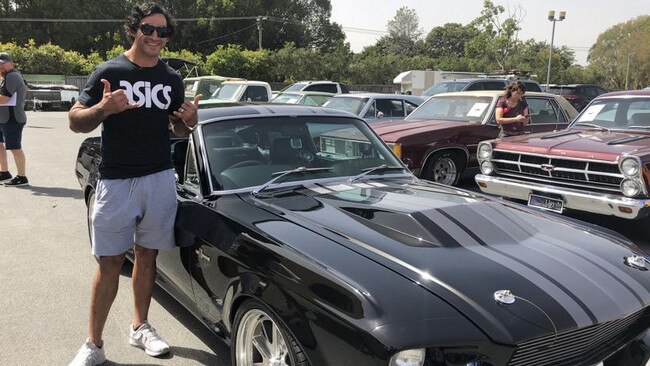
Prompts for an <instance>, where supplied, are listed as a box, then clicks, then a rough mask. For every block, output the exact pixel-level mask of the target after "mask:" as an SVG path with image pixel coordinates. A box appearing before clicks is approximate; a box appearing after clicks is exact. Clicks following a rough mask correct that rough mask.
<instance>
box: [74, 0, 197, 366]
mask: <svg viewBox="0 0 650 366" xmlns="http://www.w3.org/2000/svg"><path fill="white" fill-rule="evenodd" d="M124 28H125V31H126V33H127V35H128V36H129V38H131V39H132V40H133V43H132V45H131V47H130V49H129V50H127V51H126V52H125V53H124V54H122V55H120V56H118V57H116V58H114V59H112V60H109V61H107V62H105V63H104V64H102V65H100V66H98V67H97V69H96V70H95V71H94V72H93V73H92V75H91V76H90V78H89V79H88V82H87V84H86V86H85V87H84V90H83V91H82V93H81V95H80V96H79V100H78V101H77V103H76V104H75V105H74V106H73V107H72V109H71V110H70V112H69V114H68V115H69V119H70V129H71V130H72V131H74V132H90V131H92V130H94V129H95V128H97V126H99V125H100V124H102V147H101V150H102V152H101V153H102V162H101V165H100V167H99V174H100V177H99V178H100V179H99V180H98V182H97V187H96V193H95V210H94V214H93V217H92V252H93V254H94V255H95V256H97V257H98V258H99V267H98V269H97V271H96V273H95V276H94V279H93V284H92V295H91V303H90V316H89V326H88V339H87V340H86V342H85V343H84V344H83V345H82V346H81V348H80V349H79V351H78V353H77V355H76V357H75V358H74V360H73V361H72V363H71V364H70V365H75V366H81V365H83V366H92V365H99V364H101V363H103V362H104V361H105V360H106V356H105V350H104V349H105V347H103V345H104V343H103V341H102V332H103V329H104V324H105V323H106V318H107V317H108V313H109V310H110V307H111V305H112V303H113V300H114V299H115V296H116V294H117V289H118V283H119V275H120V271H121V268H122V264H123V262H124V258H125V254H126V252H127V251H128V250H129V249H131V248H133V249H134V253H135V263H134V266H133V274H132V280H133V293H134V303H135V304H134V305H135V311H134V314H133V321H132V324H131V326H130V328H129V329H130V338H129V343H130V344H131V345H132V346H135V347H139V348H142V349H143V350H144V351H145V352H146V353H147V354H148V355H150V356H159V355H162V354H165V353H167V352H169V350H170V348H169V345H168V344H167V342H165V341H164V340H163V339H162V338H160V336H159V335H158V333H157V332H156V329H154V328H153V327H152V326H151V325H150V324H149V322H148V321H147V318H148V313H149V305H150V303H151V295H152V291H153V286H154V279H155V277H156V256H157V255H158V250H159V249H163V250H164V249H171V248H173V247H174V245H175V243H174V219H175V215H176V189H175V177H174V172H173V170H172V162H171V157H170V151H171V145H170V139H169V128H168V127H169V124H170V123H171V126H172V129H173V131H174V133H175V134H176V135H180V136H187V135H188V134H189V133H190V131H191V130H192V129H193V128H194V127H195V126H196V124H197V122H198V118H197V105H198V100H199V99H200V97H201V96H197V97H196V98H195V99H194V103H190V102H184V100H183V99H184V89H183V80H182V79H181V77H180V76H179V75H178V74H177V73H176V72H175V71H174V70H173V69H171V68H170V67H168V66H167V65H165V64H164V63H163V62H162V61H161V60H159V58H158V56H159V55H160V52H161V51H162V50H163V48H164V47H165V46H166V45H167V42H168V41H169V39H170V38H171V37H172V36H173V35H174V32H175V29H176V25H175V22H174V20H173V19H172V17H171V15H170V14H169V13H168V12H167V10H165V9H164V8H163V7H161V6H160V5H158V4H152V3H147V4H142V5H138V6H135V7H134V8H133V11H132V13H131V14H130V15H129V17H128V18H127V22H126V24H125V27H124Z"/></svg>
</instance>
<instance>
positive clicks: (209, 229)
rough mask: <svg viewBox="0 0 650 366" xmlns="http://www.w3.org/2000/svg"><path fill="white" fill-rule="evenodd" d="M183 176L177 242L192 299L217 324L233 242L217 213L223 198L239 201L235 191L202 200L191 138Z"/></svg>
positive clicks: (195, 156) (208, 318) (221, 307)
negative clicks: (229, 250)
mask: <svg viewBox="0 0 650 366" xmlns="http://www.w3.org/2000/svg"><path fill="white" fill-rule="evenodd" d="M190 145H191V146H190V149H188V153H187V160H186V166H185V174H184V175H185V179H184V181H183V184H182V185H180V191H181V192H180V193H179V197H180V199H179V202H178V210H177V214H176V243H177V245H178V246H180V247H181V249H180V250H181V253H182V256H183V257H184V263H185V264H184V267H186V268H187V270H188V273H189V275H188V276H189V277H190V278H191V287H190V288H192V290H193V299H194V302H195V304H196V308H197V311H198V312H199V314H200V316H201V317H202V318H203V319H204V320H206V321H207V322H208V323H209V324H210V323H211V324H217V323H218V322H219V321H220V320H221V317H222V313H223V303H224V302H223V298H224V296H225V292H226V290H225V289H226V288H227V286H228V284H229V280H228V273H229V272H228V270H226V269H224V268H226V267H227V268H231V267H228V265H229V264H230V263H231V261H230V260H228V259H225V258H224V253H225V252H227V251H228V249H229V248H230V247H231V246H232V243H233V241H232V237H233V235H232V232H231V231H230V230H229V228H228V225H226V224H225V220H224V218H223V217H222V215H221V214H220V211H221V207H222V206H223V205H224V204H225V202H226V201H229V200H230V201H233V200H235V201H237V202H240V201H241V200H239V199H238V198H237V197H236V196H235V195H232V196H229V197H220V198H218V199H216V200H215V199H212V200H205V199H203V197H202V196H201V193H200V192H201V188H200V187H201V186H202V184H201V183H202V182H201V179H202V176H201V174H200V172H199V170H198V164H199V163H198V161H197V160H198V159H197V155H196V151H197V149H194V148H193V142H190Z"/></svg>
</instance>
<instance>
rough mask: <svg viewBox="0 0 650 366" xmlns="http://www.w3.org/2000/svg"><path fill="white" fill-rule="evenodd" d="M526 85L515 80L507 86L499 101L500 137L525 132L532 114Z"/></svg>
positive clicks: (496, 114) (497, 111) (496, 111)
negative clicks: (526, 95)
mask: <svg viewBox="0 0 650 366" xmlns="http://www.w3.org/2000/svg"><path fill="white" fill-rule="evenodd" d="M525 94H526V86H525V85H524V84H523V83H520V82H518V81H515V82H513V83H510V84H509V85H508V86H506V91H505V93H504V95H503V97H502V98H501V99H499V101H498V102H497V108H496V110H495V112H494V113H495V116H496V120H497V123H498V124H499V126H500V127H501V133H500V134H499V137H508V136H516V135H521V134H523V133H524V128H525V126H526V124H527V123H528V120H529V118H530V114H529V113H528V102H526V98H524V95H525Z"/></svg>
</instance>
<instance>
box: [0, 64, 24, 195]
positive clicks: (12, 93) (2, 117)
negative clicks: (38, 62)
mask: <svg viewBox="0 0 650 366" xmlns="http://www.w3.org/2000/svg"><path fill="white" fill-rule="evenodd" d="M0 76H2V78H3V81H2V84H0V182H5V183H4V185H5V186H6V187H19V186H25V185H28V184H29V180H28V179H27V176H26V175H25V153H24V152H23V149H22V139H23V128H24V127H25V124H26V123H27V115H26V114H25V94H27V84H26V83H25V80H24V79H23V77H22V75H20V73H19V72H18V71H17V70H16V69H15V68H14V60H13V58H12V57H11V55H10V54H8V53H6V52H0ZM10 104H11V105H10ZM7 150H9V151H11V154H12V155H13V157H14V163H15V164H16V176H15V177H14V176H12V175H11V173H10V172H9V162H8V161H7Z"/></svg>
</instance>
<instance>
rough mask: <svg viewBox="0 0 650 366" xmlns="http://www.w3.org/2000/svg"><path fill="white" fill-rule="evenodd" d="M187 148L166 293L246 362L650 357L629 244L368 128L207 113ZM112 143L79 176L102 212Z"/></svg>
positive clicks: (538, 361)
mask: <svg viewBox="0 0 650 366" xmlns="http://www.w3.org/2000/svg"><path fill="white" fill-rule="evenodd" d="M200 119H201V122H200V126H199V128H197V129H196V130H195V131H194V132H193V135H192V136H191V137H190V138H189V139H184V140H178V141H176V142H175V143H174V144H173V146H172V150H173V151H172V157H173V161H174V164H175V168H176V171H177V174H178V185H177V193H178V211H177V218H176V240H177V245H178V247H177V248H176V249H175V250H172V251H168V252H161V253H160V255H159V257H158V258H159V259H158V270H159V276H158V279H157V281H158V283H159V285H160V286H161V287H162V288H164V289H165V290H166V291H168V292H169V293H170V294H172V295H173V296H174V297H175V298H176V299H177V300H178V301H179V302H180V303H181V304H183V305H184V306H185V307H187V309H189V310H190V311H191V312H192V313H194V314H195V315H196V316H197V318H199V319H201V320H202V321H203V322H204V323H205V324H206V325H207V326H208V327H209V328H210V329H212V330H213V331H214V333H215V334H216V335H218V336H219V337H222V338H224V339H225V340H226V341H227V342H230V343H231V347H232V363H233V365H236V366H253V365H267V366H280V365H291V366H306V365H313V366H320V365H332V366H341V365H354V366H370V365H373V366H374V365H376V366H424V365H425V366H443V365H444V366H451V365H460V366H503V365H509V366H524V365H535V366H543V365H553V366H557V365H567V366H568V365H571V366H575V365H585V366H594V365H606V366H607V365H626V366H636V365H646V364H647V363H648V358H649V356H648V353H647V352H646V349H647V346H646V344H648V343H647V341H648V340H649V339H650V338H648V336H647V330H648V327H649V326H650V313H649V312H650V309H649V307H648V305H649V304H650V272H649V271H648V267H650V265H648V263H647V261H646V258H645V257H644V256H643V254H642V253H641V252H640V251H639V250H638V249H637V248H635V247H634V246H633V245H632V244H631V243H629V242H628V241H627V240H626V239H625V238H623V237H620V236H618V235H617V234H614V233H613V232H610V231H606V230H604V229H600V228H597V227H594V226H590V225H587V224H584V223H581V222H577V221H569V219H567V218H563V217H559V216H556V215H554V214H551V213H543V212H540V211H536V210H534V209H532V208H527V207H525V206H522V205H519V204H516V203H511V202H507V201H501V200H498V199H493V198H489V197H487V196H484V195H482V194H478V193H471V192H467V191H464V190H461V189H458V188H454V187H448V186H442V185H438V184H435V183H430V182H426V181H420V180H418V179H417V178H415V177H414V176H413V175H412V174H411V173H410V172H409V171H408V169H406V167H405V166H403V165H402V163H401V162H400V161H399V160H398V159H397V158H396V157H395V156H394V155H393V154H392V152H391V150H390V149H389V148H388V147H387V146H386V145H385V144H384V143H383V142H382V141H381V140H380V139H379V138H378V137H377V135H376V134H375V133H374V132H372V130H371V129H370V128H369V127H368V125H367V124H366V123H365V122H364V121H363V120H361V119H358V118H356V117H353V116H352V115H350V114H346V113H345V112H339V111H336V110H326V109H320V108H309V107H300V106H283V105H274V106H229V107H224V108H212V109H202V110H201V111H200ZM99 144H100V141H99V139H97V138H90V139H88V140H86V141H85V142H84V143H83V145H82V146H81V149H80V151H79V156H78V161H77V166H76V172H77V175H78V177H79V181H80V183H81V186H82V189H83V190H84V192H85V196H86V199H87V201H88V202H89V203H90V204H89V205H88V207H89V208H88V211H89V212H88V213H89V217H91V216H92V211H93V205H92V202H93V195H94V191H93V189H94V188H93V187H94V186H95V182H96V179H97V176H96V174H97V166H98V162H99V159H100V153H99V151H100V150H99Z"/></svg>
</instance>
